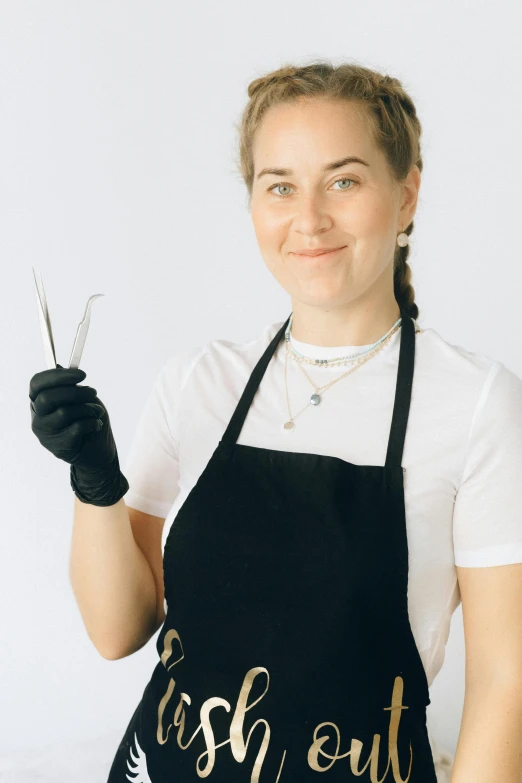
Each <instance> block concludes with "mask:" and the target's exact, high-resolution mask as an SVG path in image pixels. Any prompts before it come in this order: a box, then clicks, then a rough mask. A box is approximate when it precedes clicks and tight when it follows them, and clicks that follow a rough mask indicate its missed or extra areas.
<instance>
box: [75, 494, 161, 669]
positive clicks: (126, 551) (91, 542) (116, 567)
mask: <svg viewBox="0 0 522 783" xmlns="http://www.w3.org/2000/svg"><path fill="white" fill-rule="evenodd" d="M69 576H70V580H71V584H72V588H73V591H74V595H75V597H76V602H77V604H78V607H79V609H80V613H81V615H82V619H83V622H84V625H85V628H86V630H87V633H88V635H89V638H90V639H91V641H92V642H93V644H94V646H95V647H96V649H97V650H98V652H99V653H100V654H101V655H102V656H103V657H105V658H109V659H115V658H121V657H124V656H125V655H129V654H131V652H134V651H135V650H139V649H140V648H141V647H143V645H144V644H146V642H147V641H148V640H149V639H150V638H151V636H152V635H153V633H154V630H155V628H156V586H155V583H154V577H153V575H152V571H151V569H150V566H149V564H148V562H147V560H146V559H145V556H144V555H143V552H142V551H141V550H140V548H139V547H138V545H137V544H136V541H135V540H134V537H133V534H132V528H131V524H130V521H129V515H128V511H127V507H126V505H125V501H124V500H123V498H121V499H120V500H119V501H118V502H117V503H115V504H114V505H113V506H94V505H91V504H90V503H82V502H81V501H80V500H79V499H78V498H77V497H76V496H75V498H74V528H73V536H72V543H71V555H70V565H69Z"/></svg>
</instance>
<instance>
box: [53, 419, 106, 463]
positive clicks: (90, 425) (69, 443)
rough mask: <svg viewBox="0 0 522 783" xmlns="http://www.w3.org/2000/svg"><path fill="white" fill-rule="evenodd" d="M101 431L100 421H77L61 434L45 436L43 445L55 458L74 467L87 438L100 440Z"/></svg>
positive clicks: (55, 433)
mask: <svg viewBox="0 0 522 783" xmlns="http://www.w3.org/2000/svg"><path fill="white" fill-rule="evenodd" d="M101 429H102V425H101V423H100V421H99V419H95V418H89V419H77V420H76V421H73V423H72V424H70V425H69V426H68V427H66V428H65V429H64V430H61V432H54V433H48V434H47V435H46V436H43V437H42V439H41V444H42V446H44V447H45V448H46V449H47V450H48V451H50V452H51V454H53V455H54V456H55V457H58V459H62V460H63V461H64V462H68V463H69V464H70V465H72V464H73V463H76V462H77V461H78V459H79V458H80V455H81V453H82V449H83V448H84V447H85V443H86V438H87V436H90V438H93V439H94V438H98V434H99V433H100V431H101ZM100 434H101V433H100ZM37 436H38V433H37Z"/></svg>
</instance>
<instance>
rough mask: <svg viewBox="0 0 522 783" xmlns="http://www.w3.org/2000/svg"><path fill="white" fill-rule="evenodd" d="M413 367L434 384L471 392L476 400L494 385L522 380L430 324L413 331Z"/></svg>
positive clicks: (461, 393)
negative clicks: (429, 326)
mask: <svg viewBox="0 0 522 783" xmlns="http://www.w3.org/2000/svg"><path fill="white" fill-rule="evenodd" d="M415 363H416V364H415V371H416V372H417V370H418V372H419V374H420V375H421V377H425V378H426V380H430V381H431V382H432V383H434V384H435V385H437V384H440V385H442V384H443V385H444V386H445V387H446V388H447V389H449V390H450V391H452V392H453V393H454V394H455V395H456V396H458V397H461V396H466V395H467V394H470V393H471V398H470V401H471V399H474V400H475V403H478V402H479V396H480V395H484V394H486V393H487V392H488V391H489V389H490V387H492V386H493V385H496V386H497V387H498V386H508V387H511V389H512V390H515V389H517V388H518V389H520V388H522V380H521V379H520V378H519V377H518V375H517V374H516V373H515V372H513V371H512V370H510V369H509V368H508V367H506V366H505V365H504V364H503V363H502V362H500V361H498V360H497V359H496V358H495V357H492V356H489V355H488V354H486V353H482V352H480V351H472V350H470V349H469V348H466V347H465V346H463V345H460V344H458V343H454V342H451V341H450V340H449V339H447V338H445V337H443V336H442V335H441V334H440V333H439V332H438V331H437V330H435V329H433V328H422V327H420V331H419V332H418V333H417V335H416V355H415Z"/></svg>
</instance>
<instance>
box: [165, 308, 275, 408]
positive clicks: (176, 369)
mask: <svg viewBox="0 0 522 783" xmlns="http://www.w3.org/2000/svg"><path fill="white" fill-rule="evenodd" d="M285 320H286V319H285ZM283 323H284V320H280V321H272V322H271V323H269V324H267V325H266V326H265V327H264V328H263V329H262V331H261V332H260V333H259V334H258V335H256V336H255V337H253V338H251V339H247V340H245V341H234V340H227V339H225V338H215V339H212V340H209V341H208V342H207V343H205V344H204V345H195V346H192V347H188V348H184V349H182V350H179V351H176V352H175V353H174V354H173V355H172V356H171V357H170V358H169V359H168V360H167V361H166V362H165V364H164V365H163V367H162V368H161V370H160V372H159V375H158V379H157V384H158V385H159V387H160V388H163V389H165V390H167V389H168V390H169V391H172V390H174V389H176V390H178V391H179V392H182V391H183V390H185V389H186V388H191V387H194V386H203V387H204V388H206V389H207V390H208V389H210V390H212V388H216V387H215V386H214V387H213V384H218V383H223V382H226V380H227V379H231V378H237V379H239V381H240V382H242V381H243V380H244V377H245V375H249V374H250V372H251V371H252V368H253V366H254V365H255V364H256V362H257V361H258V359H259V358H260V357H261V355H262V353H263V351H264V350H265V348H266V346H267V345H268V344H269V342H270V341H271V340H272V339H273V337H275V335H276V334H277V332H278V331H279V329H280V328H281V326H282V325H283Z"/></svg>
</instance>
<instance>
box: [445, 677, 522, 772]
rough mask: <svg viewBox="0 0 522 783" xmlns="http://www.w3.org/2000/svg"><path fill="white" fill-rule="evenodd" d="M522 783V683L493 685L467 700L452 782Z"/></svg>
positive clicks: (471, 693)
mask: <svg viewBox="0 0 522 783" xmlns="http://www.w3.org/2000/svg"><path fill="white" fill-rule="evenodd" d="M500 781H502V783H522V684H520V683H519V684H517V683H514V684H512V685H511V686H509V685H507V684H506V683H502V684H498V683H491V684H490V685H488V686H480V688H479V687H476V688H475V690H474V691H471V692H469V691H467V692H466V696H465V698H464V708H463V712H462V722H461V727H460V733H459V739H458V744H457V750H456V753H455V761H454V765H453V771H452V775H451V783H499V782H500Z"/></svg>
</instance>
